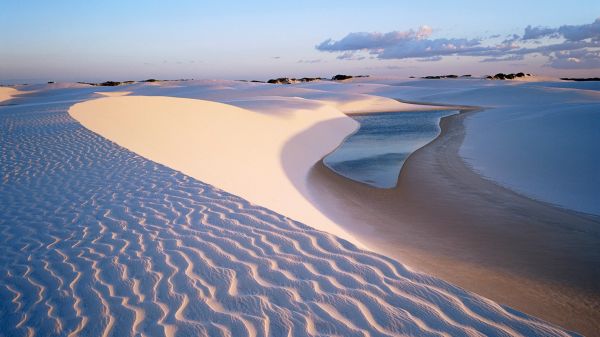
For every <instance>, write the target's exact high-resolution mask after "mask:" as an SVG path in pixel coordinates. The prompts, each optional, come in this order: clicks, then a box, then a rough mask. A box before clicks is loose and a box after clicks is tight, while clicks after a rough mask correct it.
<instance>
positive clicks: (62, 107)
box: [0, 94, 569, 336]
mask: <svg viewBox="0 0 600 337" xmlns="http://www.w3.org/2000/svg"><path fill="white" fill-rule="evenodd" d="M33 96H35V95H33ZM85 97H88V96H87V94H85V95H83V96H82V99H83V98H85ZM28 99H32V100H33V99H35V97H30V98H24V99H21V100H20V103H24V104H22V106H21V105H19V104H17V105H13V106H5V107H0V109H2V113H1V114H0V126H1V128H2V130H3V132H2V133H1V134H0V150H1V151H0V156H1V157H0V168H1V172H2V179H3V180H2V184H1V185H0V214H2V216H0V234H1V235H0V275H1V276H0V317H2V319H0V335H6V336H33V335H60V336H334V335H336V336H399V335H403V336H519V335H521V336H566V335H569V334H568V333H567V332H565V331H562V330H561V329H558V328H556V327H554V326H551V325H549V324H547V323H545V322H542V321H540V320H538V319H536V318H533V317H529V316H527V315H524V314H522V313H519V312H516V311H514V310H511V309H506V308H503V307H502V306H500V305H498V304H496V303H494V302H492V301H489V300H487V299H484V298H482V297H479V296H477V295H475V294H472V293H467V292H465V291H463V290H461V289H459V288H456V287H454V286H452V285H449V284H447V283H445V282H443V281H441V280H438V279H435V278H433V277H429V276H426V275H423V274H419V273H415V272H412V271H410V270H408V269H406V268H405V267H403V266H402V265H401V264H399V263H398V262H396V261H394V260H392V259H389V258H386V257H384V256H381V255H378V254H374V253H371V252H368V251H365V250H361V249H359V248H357V247H356V246H355V245H353V244H351V243H349V242H348V241H346V240H343V239H340V238H338V237H336V236H335V235H332V234H330V233H327V232H324V231H321V230H317V229H314V228H312V227H308V226H306V225H304V224H302V223H300V222H297V221H294V220H291V219H290V218H288V217H285V216H283V215H280V214H278V213H276V212H273V211H272V210H269V209H266V208H263V207H260V206H257V205H255V204H254V203H251V202H249V201H247V200H245V199H242V198H240V197H238V196H235V195H232V194H229V193H227V192H224V191H223V190H221V189H219V188H216V187H214V186H212V185H210V184H207V183H204V182H201V181H199V180H197V179H194V178H193V177H191V176H190V175H186V174H185V173H181V172H178V171H177V170H174V169H173V168H169V167H166V166H164V165H161V164H158V163H156V162H154V161H150V160H148V159H146V158H144V157H142V156H139V155H136V154H135V153H133V152H131V151H129V150H127V149H125V148H123V147H121V146H119V145H117V144H118V143H119V142H121V140H119V139H118V137H120V135H121V134H120V132H121V131H119V132H115V134H114V135H112V136H111V137H112V140H113V141H116V143H113V142H111V141H108V140H107V139H105V138H103V137H101V136H99V135H97V134H95V133H93V132H91V131H89V130H87V129H86V128H84V127H83V126H82V125H81V124H79V123H77V122H76V121H75V120H73V119H72V118H71V117H70V116H69V114H68V113H67V109H68V108H69V105H70V104H71V103H68V102H66V103H65V102H60V101H59V102H56V103H47V104H35V105H33V104H26V103H27V100H28ZM48 102H52V99H51V98H48ZM134 103H135V104H134ZM137 103H143V104H144V107H146V108H147V110H146V114H145V115H143V112H141V111H140V112H137V111H136V108H135V105H136V104H137ZM159 103H160V104H159ZM154 105H156V106H157V108H156V109H153V108H152V107H153V106H154ZM105 107H110V108H111V109H115V110H114V111H119V112H121V113H122V114H121V115H110V116H111V117H113V118H115V119H113V120H112V121H110V122H111V123H112V124H111V125H112V126H113V127H115V126H118V125H120V124H124V125H129V126H130V127H132V129H130V130H129V132H130V133H131V134H132V135H135V136H137V137H140V139H138V140H137V142H139V143H138V144H136V139H134V138H136V137H133V136H129V139H126V141H128V142H131V143H128V146H130V147H131V148H132V149H133V150H134V151H135V152H138V151H139V153H140V154H142V155H143V153H141V152H142V150H144V149H143V148H142V147H144V146H146V147H147V146H148V144H145V143H144V142H146V141H148V139H146V135H145V132H146V131H144V130H139V129H136V128H135V126H136V125H137V126H143V127H144V128H150V130H155V131H157V132H159V134H157V136H158V137H163V134H164V135H168V136H172V137H174V138H178V136H179V135H184V136H185V135H189V134H190V133H191V134H196V133H202V135H200V136H198V137H199V138H200V139H202V140H204V141H205V142H204V143H199V144H196V145H197V146H198V148H196V149H195V151H197V152H196V153H197V154H198V155H197V157H196V159H202V158H203V157H202V156H211V155H212V154H211V151H213V150H214V148H215V147H218V148H219V150H220V151H221V154H222V157H230V156H231V157H230V158H229V159H223V158H215V159H214V161H206V162H204V165H209V167H210V169H202V168H201V167H200V166H201V165H198V170H200V171H198V172H202V174H206V175H207V176H206V177H207V178H208V179H211V177H212V176H211V174H214V172H213V173H211V172H210V170H218V171H220V174H221V175H227V174H230V176H229V178H231V179H239V178H237V177H236V176H234V175H233V174H234V173H235V174H238V173H239V172H240V171H232V170H233V169H232V168H230V167H227V165H232V166H244V167H245V168H246V169H247V170H250V172H253V173H255V174H259V173H261V171H260V170H267V171H263V172H262V173H261V174H262V175H261V176H262V177H264V176H267V175H272V177H271V178H272V179H273V180H276V179H277V180H276V181H278V182H281V181H282V180H283V177H282V176H281V172H279V170H281V168H278V166H279V165H280V163H279V162H274V161H273V159H272V158H269V157H268V156H267V155H262V154H259V153H258V151H257V150H258V149H254V148H252V146H254V145H256V146H264V149H263V148H260V152H261V153H262V151H263V150H264V151H266V153H269V155H272V153H274V152H277V151H278V150H280V146H281V144H279V143H277V142H279V141H281V140H282V139H283V138H284V137H289V136H291V135H293V131H294V130H296V129H287V128H284V124H285V123H278V122H277V121H276V119H278V118H280V119H282V120H287V119H291V120H292V121H294V123H290V124H294V125H295V124H298V125H297V126H294V127H297V128H298V130H299V129H301V128H302V127H308V126H310V125H312V124H313V123H315V122H316V121H317V120H319V119H322V118H329V119H330V120H332V121H334V123H337V121H338V120H339V121H341V122H343V123H340V124H339V126H340V127H343V128H344V129H342V130H341V131H335V130H329V131H330V132H333V134H332V135H325V134H324V135H323V136H322V138H318V139H315V142H316V143H318V145H319V146H323V147H326V146H333V145H334V144H330V143H329V142H331V143H333V141H334V140H339V137H341V136H342V134H344V133H347V132H350V131H351V130H352V129H353V128H354V127H355V124H354V123H349V122H348V120H347V119H346V118H342V117H341V116H339V115H338V114H339V111H337V110H335V109H334V108H332V107H331V106H328V105H323V106H321V107H320V108H319V109H316V110H307V111H304V112H303V114H302V116H295V115H292V116H291V117H290V116H289V114H287V113H286V114H284V115H282V116H273V115H271V114H266V113H265V114H260V113H258V112H256V111H249V110H244V109H241V108H235V107H231V106H227V105H223V104H218V103H211V102H201V101H197V100H196V101H193V100H181V99H170V98H151V97H110V98H102V99H98V100H95V101H90V102H86V103H83V104H81V105H79V106H78V107H75V108H74V109H73V111H72V112H71V113H72V114H73V115H75V116H77V118H81V119H82V121H83V123H84V125H85V124H86V123H90V121H85V119H86V118H90V119H94V121H93V122H94V123H96V124H95V125H96V126H97V127H98V128H102V127H103V124H102V123H106V122H107V121H106V120H104V119H103V118H104V117H106V116H100V117H98V116H96V115H97V114H102V115H104V114H112V112H110V111H105V110H104V109H103V108H105ZM198 107H202V109H200V110H197V108H198ZM83 108H86V109H83ZM87 108H100V110H87ZM164 108H166V109H167V110H163V109H164ZM80 109H83V110H80ZM213 109H214V110H213ZM93 111H96V112H97V114H95V113H92V114H91V116H89V117H88V116H86V115H88V114H89V112H93ZM288 113H289V111H288ZM249 114H250V115H249ZM298 114H299V113H298ZM311 114H312V115H311ZM204 115H207V116H210V117H207V116H204ZM304 115H307V116H304ZM308 115H311V116H308ZM169 116H170V117H171V118H169ZM186 116H187V117H186ZM324 116H325V117H324ZM117 117H118V118H117ZM175 117H176V118H175ZM155 118H156V119H155ZM177 118H179V119H183V120H184V121H187V122H202V123H200V124H198V123H193V124H190V125H187V123H186V124H183V125H182V124H181V123H173V122H172V121H170V119H173V120H175V119H177ZM185 118H193V119H194V120H186V119H185ZM129 120H131V121H133V122H135V123H137V124H135V123H132V122H131V121H129ZM153 123H155V124H157V126H156V125H153ZM244 123H246V125H245V127H242V126H243V124H244ZM261 123H265V124H261ZM205 124H207V125H205ZM333 125H337V124H333ZM173 126H177V128H175V129H171V128H172V127H173ZM258 126H263V127H268V129H267V132H265V130H264V129H263V134H262V135H261V134H260V133H257V132H256V131H252V129H253V128H256V127H258ZM278 128H280V129H278ZM103 132H104V131H103ZM252 137H258V139H253V138H252ZM234 138H237V139H234ZM174 142H175V141H173V142H169V143H167V144H159V143H156V144H154V143H153V144H152V146H156V147H157V148H156V149H155V150H153V151H154V152H152V154H153V155H159V154H160V155H162V156H164V158H167V159H168V158H170V157H169V153H168V152H169V151H173V152H174V153H176V154H177V153H178V151H180V149H178V148H176V147H174V146H187V145H186V144H184V143H174ZM321 142H325V144H321ZM143 143H144V144H143ZM270 143H275V144H270ZM240 144H246V145H247V146H246V147H244V148H243V149H244V150H245V151H240V150H239V149H238V147H240ZM306 145H307V146H314V148H312V147H311V148H309V149H308V150H307V154H306V156H307V157H299V159H298V163H297V164H298V165H300V166H303V165H305V163H306V162H308V161H309V159H310V158H312V156H314V155H315V154H314V153H310V151H316V150H317V149H316V147H317V144H312V145H311V144H306ZM136 146H139V147H140V150H136V149H135V147H136ZM309 150H310V151H309ZM227 151H233V152H227ZM320 151H323V149H321V150H320ZM232 155H236V156H237V155H239V158H237V159H236V158H235V157H234V156H232ZM257 156H258V157H259V159H261V160H264V161H268V163H269V165H274V167H267V166H266V164H261V163H256V162H254V161H253V160H252V159H255V158H256V157H257ZM152 159H153V158H152ZM223 160H229V161H226V162H223ZM253 165H257V166H258V167H253ZM260 165H264V166H260ZM202 170H205V171H202ZM252 170H255V171H252ZM214 176H215V178H212V179H219V178H218V174H215V175H214ZM267 177H268V176H267ZM251 179H259V176H256V177H255V176H247V177H246V179H240V180H237V181H236V184H240V185H239V186H244V188H246V189H247V190H244V189H240V191H246V192H248V193H251V192H252V191H251V188H261V185H260V184H257V185H254V186H253V185H251V182H248V180H251ZM221 182H222V183H227V182H226V181H221ZM259 182H260V183H261V184H263V183H264V184H266V185H265V187H266V190H265V191H268V192H270V193H275V192H277V190H276V189H275V187H274V186H275V185H273V186H271V185H270V183H269V182H268V179H267V180H260V181H259ZM272 184H275V183H272ZM233 187H234V188H236V187H235V186H233ZM281 188H282V190H281V191H280V192H279V193H280V194H276V196H277V195H284V196H285V197H286V198H287V197H289V196H288V195H285V193H287V191H288V190H287V187H285V186H283V187H281ZM263 192H264V191H263ZM258 194H259V193H257V194H256V197H259V195H258ZM292 200H294V199H292ZM286 215H288V214H286ZM310 225H311V226H315V227H318V226H322V225H320V224H319V223H310ZM322 228H325V229H327V230H333V229H334V228H332V227H329V225H326V226H323V227H322Z"/></svg>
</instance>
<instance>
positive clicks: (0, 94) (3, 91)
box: [0, 87, 19, 102]
mask: <svg viewBox="0 0 600 337" xmlns="http://www.w3.org/2000/svg"><path fill="white" fill-rule="evenodd" d="M18 92H19V91H18V90H17V89H15V88H9V87H0V102H2V101H7V100H9V99H11V98H12V97H13V96H14V95H16V94H17V93H18Z"/></svg>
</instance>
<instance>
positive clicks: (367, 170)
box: [323, 110, 458, 188]
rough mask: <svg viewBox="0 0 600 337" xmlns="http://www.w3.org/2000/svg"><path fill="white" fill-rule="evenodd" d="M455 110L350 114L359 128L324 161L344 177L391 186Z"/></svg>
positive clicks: (384, 186) (436, 134)
mask: <svg viewBox="0 0 600 337" xmlns="http://www.w3.org/2000/svg"><path fill="white" fill-rule="evenodd" d="M457 112H458V111H448V110H444V111H419V112H393V113H389V112H386V113H376V114H369V115H361V116H353V118H354V119H356V120H357V121H358V122H359V123H360V129H359V130H358V131H357V132H356V133H354V134H352V135H351V136H349V137H348V138H346V140H345V141H344V142H343V143H342V144H341V145H340V146H339V147H338V148H337V149H336V150H335V151H334V152H332V153H331V154H329V155H328V156H326V157H325V159H324V160H323V162H324V163H325V165H326V166H327V167H329V168H330V169H332V170H333V171H335V172H337V173H339V174H341V175H343V176H345V177H346V178H349V179H352V180H355V181H358V182H361V183H365V184H368V185H371V186H374V187H378V188H393V187H394V186H396V183H397V181H398V175H399V174H400V169H401V168H402V165H403V164H404V161H405V160H406V158H408V156H409V155H410V154H411V153H413V152H414V151H416V150H417V149H419V148H421V147H423V146H425V145H426V144H427V143H429V142H431V141H432V140H433V139H435V138H436V137H437V136H438V135H439V133H440V127H439V122H440V119H441V118H442V117H444V116H449V115H453V114H456V113H457Z"/></svg>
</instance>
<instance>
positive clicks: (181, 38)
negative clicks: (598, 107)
mask: <svg viewBox="0 0 600 337" xmlns="http://www.w3.org/2000/svg"><path fill="white" fill-rule="evenodd" d="M599 18H600V1H598V0H593V1H587V0H577V1H573V0H570V1H557V0H546V1H537V0H529V1H523V0H519V1H512V0H502V1H491V0H490V1H475V0H473V1H466V0H454V1H434V0H430V1H414V0H412V1H378V0H369V1H364V0H363V1H352V0H346V1H335V0H331V1H323V0H321V1H310V0H305V1H260V0H257V1H192V0H179V1H164V0H139V1H133V0H132V1H123V0H120V1H117V0H103V1H94V0H88V1H76V0H71V1H65V0H53V1H42V0H29V1H17V0H0V83H9V82H13V83H18V82H29V83H31V82H36V81H37V82H42V81H50V80H52V81H103V80H142V79H147V78H159V79H179V78H195V79H200V78H219V79H257V80H265V79H269V78H273V77H305V76H322V77H330V76H332V75H335V74H338V73H345V74H355V75H358V74H369V75H384V76H398V77H408V76H425V75H439V74H473V75H485V74H494V73H497V72H517V71H523V72H530V73H534V74H540V75H549V76H576V77H582V76H584V77H590V76H600V19H599Z"/></svg>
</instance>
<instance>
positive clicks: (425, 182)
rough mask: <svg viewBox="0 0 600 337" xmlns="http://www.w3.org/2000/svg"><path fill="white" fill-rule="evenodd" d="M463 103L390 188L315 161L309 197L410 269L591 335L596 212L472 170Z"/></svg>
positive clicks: (597, 277)
mask: <svg viewBox="0 0 600 337" xmlns="http://www.w3.org/2000/svg"><path fill="white" fill-rule="evenodd" d="M461 108H462V110H461V111H462V113H461V114H459V115H454V116H448V117H445V118H444V119H442V121H441V123H440V126H441V129H442V131H441V134H440V136H439V137H438V138H436V140H434V141H433V142H431V143H430V144H428V145H427V146H425V147H423V148H421V149H419V150H418V151H416V152H415V153H413V154H412V155H411V156H410V157H409V159H408V160H407V161H406V162H405V164H404V167H403V169H402V171H401V173H400V177H399V181H398V185H397V187H396V188H394V189H387V190H385V189H376V188H373V187H370V186H367V185H364V184H360V183H357V182H354V181H351V180H349V179H347V178H344V177H342V176H339V175H337V174H336V173H334V172H332V171H331V170H329V169H328V168H327V167H326V166H325V165H324V164H323V163H322V162H320V163H318V164H317V165H315V167H314V168H313V170H312V171H311V174H310V180H309V186H311V189H310V195H309V197H310V198H311V199H313V200H314V201H315V203H316V204H320V205H328V207H326V208H325V207H323V209H322V211H323V212H325V213H326V215H327V216H329V217H330V218H332V219H333V220H334V221H336V222H338V223H339V224H340V225H342V226H347V229H348V230H350V231H351V232H352V233H353V234H355V235H357V236H358V237H360V238H361V240H362V241H363V242H364V243H366V244H367V245H368V246H369V247H370V248H371V249H374V250H376V251H378V252H381V253H383V254H386V255H388V256H390V257H393V258H397V259H399V260H400V261H402V262H403V263H405V264H407V265H408V266H410V267H411V268H412V269H415V270H420V271H423V272H425V273H428V274H432V275H435V276H438V277H441V278H443V279H444V280H447V281H449V282H451V283H454V284H456V285H458V286H461V287H463V288H465V289H467V290H471V291H473V292H476V293H478V294H481V295H483V296H486V297H488V298H490V299H492V300H494V301H497V302H499V303H502V304H506V305H508V306H510V307H513V308H515V309H518V310H521V311H524V312H526V313H528V314H531V315H535V316H538V317H540V318H542V319H545V320H547V321H549V322H552V323H555V324H558V325H560V326H562V327H565V328H567V329H571V330H573V331H576V332H579V333H583V334H585V335H587V336H596V335H599V332H598V331H600V218H598V217H594V216H591V215H587V214H580V213H576V212H573V211H569V210H565V209H561V208H558V207H555V206H553V205H550V204H546V203H543V202H540V201H536V200H532V199H530V198H527V197H524V196H522V195H519V194H517V193H515V192H513V191H511V190H509V189H506V188H503V187H501V186H499V185H497V184H495V183H494V182H491V181H489V180H486V179H484V178H482V177H481V176H480V175H478V174H477V173H475V172H473V171H472V170H471V169H470V168H469V167H467V166H466V164H465V162H464V161H463V160H462V159H461V158H460V156H459V155H458V150H459V147H460V145H461V144H462V141H463V138H464V135H465V134H464V133H465V130H464V127H463V121H464V119H465V118H469V116H470V115H472V114H474V113H477V112H476V109H474V108H465V107H461ZM305 136H307V137H308V136H309V134H308V133H307V134H306V135H305ZM299 137H303V135H299ZM332 206H333V207H332ZM357 224H362V225H360V226H359V225H357Z"/></svg>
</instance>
